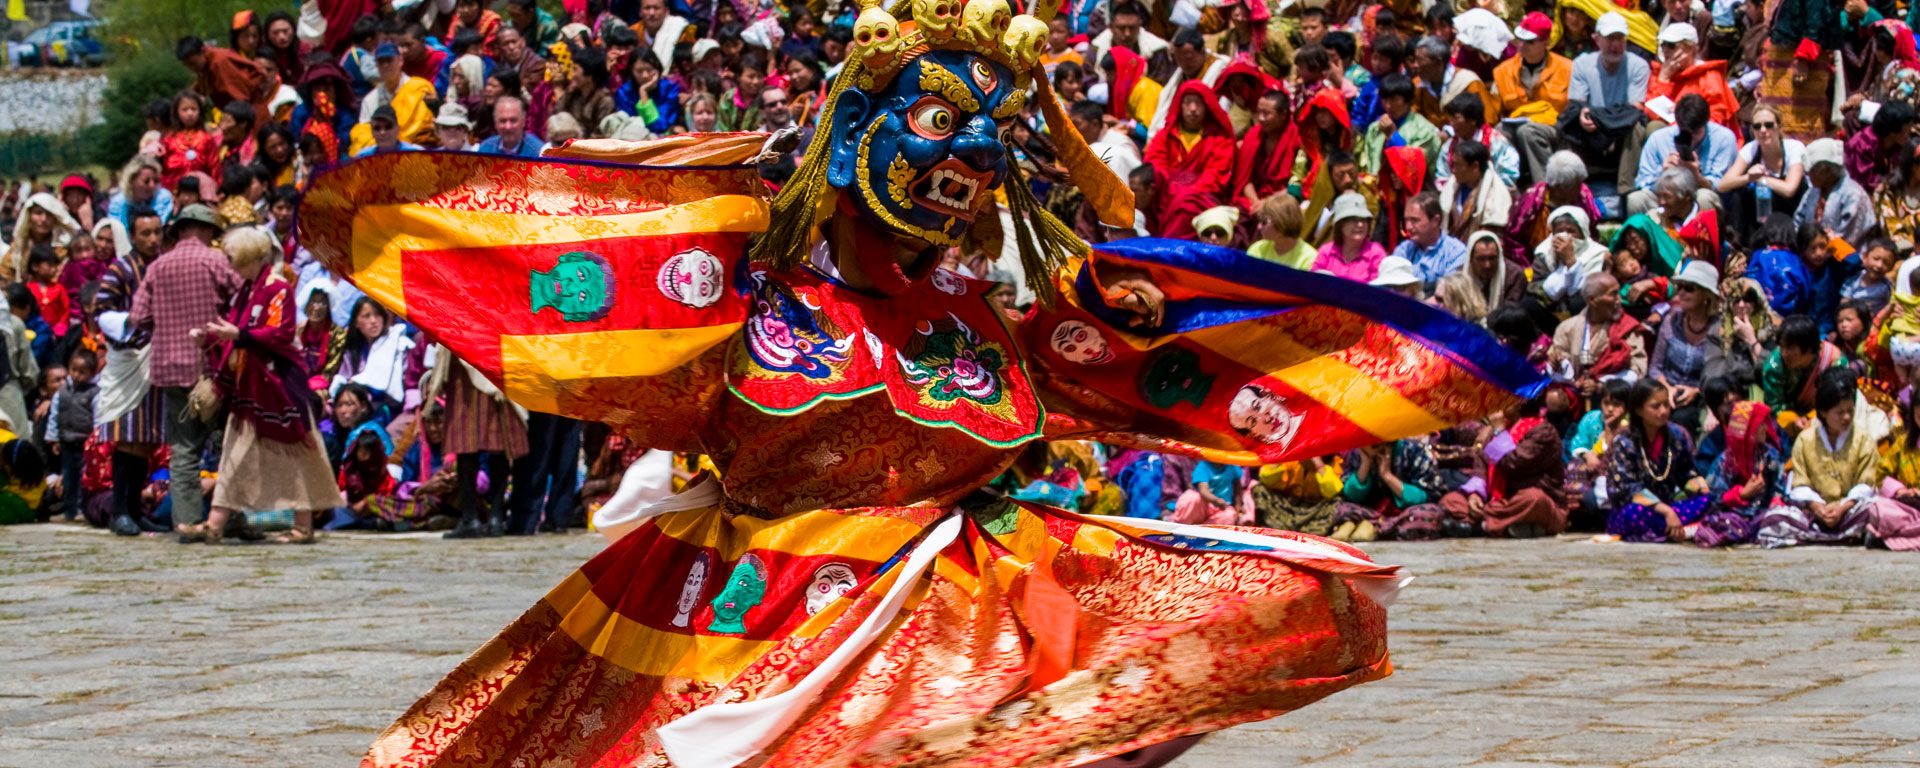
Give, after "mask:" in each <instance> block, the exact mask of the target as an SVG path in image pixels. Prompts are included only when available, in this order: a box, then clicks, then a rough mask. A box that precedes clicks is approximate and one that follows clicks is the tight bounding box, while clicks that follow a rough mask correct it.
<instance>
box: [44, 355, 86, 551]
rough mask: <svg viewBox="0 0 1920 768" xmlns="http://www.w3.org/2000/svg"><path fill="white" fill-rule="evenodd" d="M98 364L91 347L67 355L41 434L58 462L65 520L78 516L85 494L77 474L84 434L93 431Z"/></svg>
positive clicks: (82, 450) (82, 459)
mask: <svg viewBox="0 0 1920 768" xmlns="http://www.w3.org/2000/svg"><path fill="white" fill-rule="evenodd" d="M99 366H100V358H99V356H97V355H95V354H94V353H93V352H92V351H91V350H86V349H78V350H74V352H73V354H72V355H71V356H69V357H68V358H67V380H66V382H65V383H63V384H61V385H60V389H59V390H57V391H55V392H54V394H53V401H52V405H51V406H50V407H49V408H48V417H47V424H46V431H45V432H44V433H43V434H44V436H45V440H46V443H47V446H48V448H49V450H50V451H51V452H52V453H53V455H54V456H56V457H58V458H59V461H60V495H61V504H62V506H63V507H64V511H65V514H66V518H67V519H68V520H73V519H74V518H76V517H78V516H79V515H80V510H81V508H82V504H83V499H84V497H85V494H84V491H83V490H82V487H81V478H80V475H81V469H82V467H83V466H84V465H83V462H84V461H85V458H86V448H87V437H88V436H89V435H92V434H93V400H94V396H95V395H97V394H99V392H100V387H99V385H98V384H96V383H95V382H94V374H95V372H96V371H98V370H99Z"/></svg>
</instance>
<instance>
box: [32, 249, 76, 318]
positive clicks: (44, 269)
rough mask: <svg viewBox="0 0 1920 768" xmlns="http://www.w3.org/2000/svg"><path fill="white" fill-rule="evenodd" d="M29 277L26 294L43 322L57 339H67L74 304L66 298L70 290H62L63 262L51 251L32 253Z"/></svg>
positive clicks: (40, 250)
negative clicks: (35, 305) (61, 270)
mask: <svg viewBox="0 0 1920 768" xmlns="http://www.w3.org/2000/svg"><path fill="white" fill-rule="evenodd" d="M27 277H28V283H27V290H28V291H31V292H32V293H33V301H34V303H35V304H37V305H39V307H40V319H41V320H45V321H46V323H47V327H48V328H49V329H51V330H52V331H53V335H54V337H55V338H56V339H59V338H64V337H65V336H66V335H67V326H68V325H69V324H71V322H72V320H73V300H72V299H71V298H70V297H68V296H67V289H65V288H62V287H60V280H59V278H60V260H59V258H57V257H55V256H54V254H53V250H52V249H49V248H46V247H35V248H34V249H33V252H32V253H31V254H29V255H28V256H27Z"/></svg>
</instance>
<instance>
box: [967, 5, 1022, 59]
mask: <svg viewBox="0 0 1920 768" xmlns="http://www.w3.org/2000/svg"><path fill="white" fill-rule="evenodd" d="M960 19H961V32H962V36H963V37H964V38H965V39H966V40H967V41H968V42H969V43H971V44H973V45H974V46H975V47H977V48H981V49H988V48H992V47H995V46H998V45H1000V42H1001V40H1002V39H1004V38H1005V36H1006V34H1007V25H1008V24H1011V23H1013V8H1012V7H1010V6H1008V5H1007V0H969V2H968V3H967V7H966V8H965V9H964V10H962V11H961V12H960Z"/></svg>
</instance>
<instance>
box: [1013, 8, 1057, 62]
mask: <svg viewBox="0 0 1920 768" xmlns="http://www.w3.org/2000/svg"><path fill="white" fill-rule="evenodd" d="M1047 33H1048V29H1047V23H1046V22H1044V21H1041V20H1039V19H1036V18H1034V17H1032V16H1028V15H1025V14H1021V15H1019V16H1015V17H1013V21H1011V22H1009V24H1008V26H1007V34H1006V38H1005V39H1006V43H1005V47H1006V49H1007V57H1008V58H1010V59H1012V60H1013V65H1014V69H1015V70H1017V71H1026V70H1030V69H1032V68H1033V65H1034V63H1035V62H1037V61H1039V60H1040V54H1041V53H1043V52H1045V51H1046V49H1047Z"/></svg>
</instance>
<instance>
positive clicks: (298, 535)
mask: <svg viewBox="0 0 1920 768" xmlns="http://www.w3.org/2000/svg"><path fill="white" fill-rule="evenodd" d="M319 538H320V537H318V536H315V535H314V533H313V529H312V528H304V529H302V528H294V529H292V530H288V531H283V532H281V533H280V534H279V535H277V536H274V537H273V543H275V544H312V543H314V542H315V541H318V540H319Z"/></svg>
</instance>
